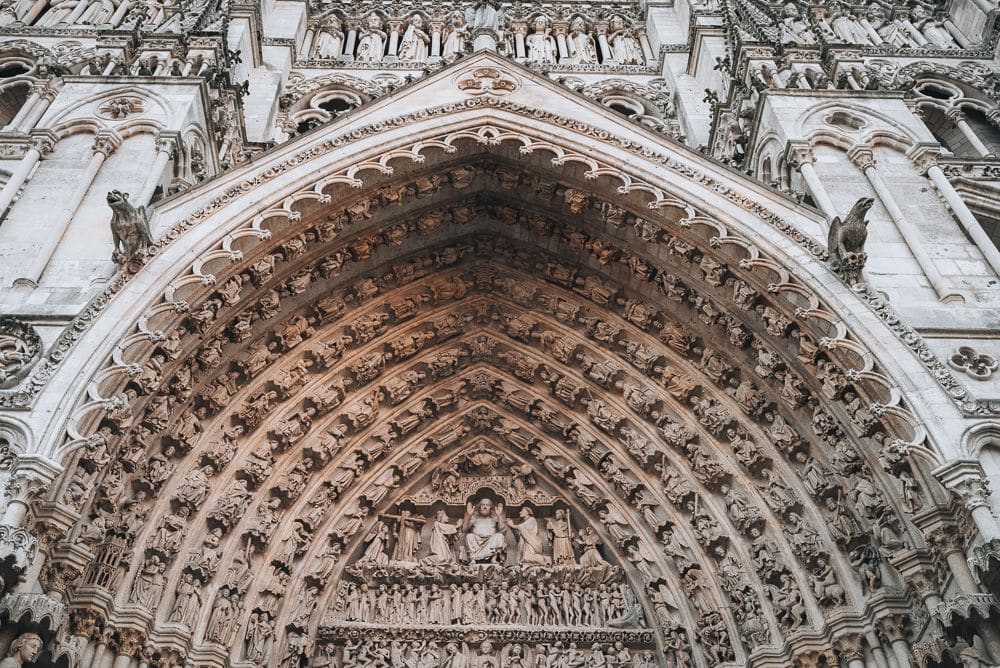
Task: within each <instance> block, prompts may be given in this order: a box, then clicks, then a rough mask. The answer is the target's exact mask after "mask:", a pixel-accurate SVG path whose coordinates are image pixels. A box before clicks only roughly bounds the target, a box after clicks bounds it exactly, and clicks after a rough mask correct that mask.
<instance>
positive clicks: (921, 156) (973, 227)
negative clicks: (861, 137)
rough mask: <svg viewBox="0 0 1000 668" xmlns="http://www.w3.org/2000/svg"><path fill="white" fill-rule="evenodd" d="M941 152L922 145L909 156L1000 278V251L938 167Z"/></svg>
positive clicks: (912, 150) (910, 152)
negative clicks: (938, 152)
mask: <svg viewBox="0 0 1000 668" xmlns="http://www.w3.org/2000/svg"><path fill="white" fill-rule="evenodd" d="M937 151H938V149H937V148H936V147H934V148H931V147H928V146H927V145H919V144H918V145H917V146H915V147H914V148H913V149H911V150H910V151H909V152H908V153H907V155H909V156H910V158H911V159H912V160H913V163H914V164H915V165H916V166H917V169H918V170H920V171H921V172H923V173H925V174H926V175H927V177H928V178H929V179H930V180H931V183H933V184H934V188H935V189H937V191H938V194H940V195H941V197H942V198H944V201H945V203H946V204H947V205H948V207H949V208H950V209H951V211H952V213H954V214H955V217H956V218H957V219H958V222H959V224H961V226H962V229H964V230H965V233H966V234H968V235H969V237H970V238H971V239H972V242H973V243H974V244H976V247H977V248H979V252H980V253H982V254H983V259H984V260H986V262H987V264H989V265H990V267H991V268H992V269H993V271H994V272H996V274H997V276H1000V250H998V249H997V247H996V244H994V243H993V240H992V239H990V237H989V235H987V234H986V230H984V229H983V226H982V225H981V224H980V223H979V219H978V218H976V216H975V214H973V213H972V211H970V210H969V206H968V205H967V204H966V203H965V200H963V199H962V196H961V195H959V194H958V191H957V190H955V186H953V185H952V184H951V181H949V180H948V177H947V176H946V175H945V173H944V171H943V170H942V169H941V166H940V165H938V163H937V160H938V154H937Z"/></svg>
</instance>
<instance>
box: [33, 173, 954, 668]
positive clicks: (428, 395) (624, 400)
mask: <svg viewBox="0 0 1000 668" xmlns="http://www.w3.org/2000/svg"><path fill="white" fill-rule="evenodd" d="M583 171H584V170H583V169H574V168H568V169H566V170H565V171H564V172H563V173H562V174H560V175H558V176H556V175H553V174H552V173H551V172H548V171H545V170H543V169H541V168H539V167H538V165H537V163H531V162H528V163H527V164H522V165H520V166H519V167H518V166H516V164H515V163H511V162H509V161H507V160H505V159H502V158H500V157H498V158H489V157H484V158H480V159H474V160H468V159H467V160H464V161H463V162H462V163H460V164H452V165H451V166H449V167H447V168H445V169H435V170H428V171H422V172H419V173H415V174H409V175H406V176H405V177H402V178H398V179H389V178H386V179H385V180H383V181H382V182H381V183H379V184H378V185H377V186H373V187H371V188H370V189H369V190H366V191H363V192H361V193H357V192H351V191H350V190H347V189H346V188H345V190H344V191H345V192H346V193H350V197H345V198H343V199H338V200H337V201H338V202H339V204H338V205H336V206H334V205H332V204H331V201H332V200H333V198H332V197H330V198H319V199H318V200H317V202H316V204H315V205H314V206H313V207H312V208H307V209H306V210H304V211H303V212H302V213H301V214H296V215H295V216H293V217H292V218H294V221H291V220H287V219H286V218H284V217H281V216H275V215H272V216H269V217H265V218H263V219H262V220H261V221H260V224H263V223H264V222H265V221H266V228H267V229H266V231H267V234H264V231H265V228H264V227H262V226H260V225H259V226H258V227H257V229H256V230H252V231H250V232H249V233H248V234H246V235H244V236H243V237H242V238H245V239H252V240H254V241H255V243H256V244H257V245H256V247H254V248H252V249H251V248H245V249H244V251H243V252H241V254H240V255H239V256H233V255H232V254H229V255H227V256H225V257H227V258H230V259H232V260H234V261H233V262H232V263H231V264H230V263H229V260H226V262H222V263H217V268H216V269H213V280H212V281H211V285H205V283H204V282H195V281H192V282H189V283H187V284H185V285H189V286H191V288H187V287H184V288H183V289H181V290H177V289H176V288H175V290H177V291H175V292H173V293H172V295H171V299H170V300H169V302H168V303H169V304H173V305H174V306H173V307H172V308H169V309H167V310H164V311H163V313H164V315H167V314H171V315H169V316H168V320H166V321H163V320H161V321H159V322H161V323H162V325H160V326H162V327H163V330H161V331H162V333H161V334H160V335H157V336H155V337H153V340H150V341H149V350H148V353H147V356H146V357H145V358H144V359H142V360H136V361H134V362H132V361H130V362H129V364H130V365H132V366H130V368H131V369H132V370H131V371H130V372H129V373H128V375H127V380H126V381H125V383H124V385H123V386H121V387H120V389H119V390H118V392H117V393H116V394H115V397H116V400H114V401H108V402H107V403H106V404H105V405H104V406H103V408H102V412H101V413H100V419H99V421H98V422H97V423H96V425H95V427H96V429H95V430H94V431H93V432H92V433H90V435H89V436H86V437H82V435H81V438H80V440H78V441H77V446H76V447H77V450H76V451H75V455H74V458H75V459H74V461H73V462H72V463H71V465H70V466H69V468H68V471H67V473H66V475H65V476H64V477H63V479H62V480H61V481H60V483H59V484H58V485H57V486H55V488H54V491H53V493H52V495H51V496H50V499H49V500H50V501H51V502H52V503H53V504H55V506H56V507H59V508H61V509H63V510H62V511H61V512H66V513H68V514H69V515H71V516H76V517H79V520H78V521H76V523H75V525H74V526H73V527H72V528H71V529H70V531H69V533H68V536H67V541H68V542H69V543H73V544H75V545H77V546H80V547H79V548H78V549H77V550H76V552H74V556H69V555H67V556H63V557H60V558H58V559H56V560H54V561H53V564H58V563H64V564H70V563H77V564H79V565H80V566H81V567H82V568H80V571H79V575H78V576H77V578H76V579H75V580H74V581H73V584H72V585H71V587H70V588H69V590H70V592H71V593H70V594H69V598H68V603H69V606H70V609H71V610H73V611H75V612H83V611H86V610H91V609H93V606H95V605H96V606H97V609H98V610H100V612H101V615H102V619H107V620H108V623H107V628H109V629H111V630H112V632H114V633H117V632H118V631H119V630H120V629H122V628H124V626H125V625H129V626H138V627H140V628H142V629H143V631H144V633H145V634H146V635H147V637H148V639H149V643H150V647H151V648H152V661H153V662H156V663H159V664H162V665H171V663H170V662H171V661H173V660H174V659H173V658H171V657H176V656H178V655H184V656H198V657H203V658H200V659H198V660H199V661H205V662H206V664H208V665H225V661H226V660H228V661H230V662H233V663H234V664H240V662H242V664H241V665H280V666H296V665H304V664H306V663H307V662H308V663H309V664H310V665H338V666H339V665H378V662H379V661H382V662H383V663H384V662H387V661H388V662H389V663H390V665H395V664H394V663H393V662H395V661H402V662H403V664H401V665H405V662H407V661H409V662H413V661H418V662H419V661H425V663H426V664H427V665H431V662H433V661H437V662H445V661H451V662H452V665H518V662H520V664H521V665H532V664H531V663H530V662H531V661H536V662H537V660H538V659H539V657H545V658H546V660H549V661H563V662H565V661H574V662H578V661H584V662H586V661H589V662H591V663H595V662H596V664H595V665H601V663H600V662H601V661H603V662H604V665H615V664H614V662H615V661H617V662H618V665H633V666H663V665H692V664H693V665H700V666H709V665H711V666H715V665H724V664H727V663H746V662H748V661H749V660H753V661H755V662H758V663H759V664H760V665H787V663H788V662H789V661H792V660H794V657H797V656H798V655H799V653H801V652H805V651H807V649H808V651H814V648H815V644H816V643H817V642H819V643H823V644H825V646H828V647H832V646H833V645H832V644H831V643H832V641H833V637H834V635H836V634H837V633H838V630H839V629H847V628H849V627H850V625H851V624H858V623H869V622H871V621H873V620H874V619H876V618H881V617H882V616H884V615H888V614H897V615H913V614H917V613H915V612H914V611H913V608H912V605H913V600H911V599H908V598H907V596H906V594H905V592H906V587H907V580H906V575H907V574H908V573H909V570H908V569H909V568H910V567H909V566H908V564H909V563H910V561H908V560H907V556H906V555H909V554H911V553H912V552H913V551H914V550H920V549H924V545H925V543H924V539H923V536H922V534H921V532H920V531H919V530H918V529H917V527H915V526H914V524H913V522H912V518H913V515H914V513H916V512H918V511H920V510H921V509H925V508H927V507H929V506H931V505H934V504H937V503H940V501H941V500H942V499H943V498H945V497H944V496H943V493H942V491H941V490H940V489H939V488H938V487H936V486H935V485H936V483H934V482H933V479H932V478H930V477H929V476H928V474H927V471H926V468H925V467H924V465H923V464H922V463H921V461H920V460H919V459H918V458H914V457H913V456H912V454H911V453H912V452H913V451H914V448H915V446H912V445H911V446H907V443H906V441H905V440H903V439H902V438H900V437H901V436H902V435H903V434H901V433H900V432H899V431H898V430H899V429H900V426H901V424H902V425H905V424H906V423H905V422H903V423H900V422H895V421H887V419H886V418H887V416H892V417H893V419H895V415H897V414H896V413H893V412H892V411H888V412H887V411H886V409H885V408H884V406H881V405H880V402H879V401H877V400H874V399H873V395H871V394H870V390H869V389H868V388H867V387H864V386H861V385H859V382H858V381H859V378H858V376H857V374H853V373H851V372H850V371H849V370H848V369H847V368H845V367H844V366H843V361H842V360H841V359H840V358H839V357H837V356H836V355H835V354H834V353H835V351H836V348H835V347H834V346H831V345H830V344H829V343H828V342H824V341H821V340H820V339H819V338H818V337H815V336H814V335H813V334H812V333H811V332H810V331H808V330H807V329H806V328H805V327H803V325H802V324H801V322H800V320H798V319H797V318H798V316H797V315H796V313H794V312H792V311H791V310H789V309H788V308H787V307H785V306H783V305H782V303H781V302H779V301H777V300H775V299H774V297H773V295H774V293H773V291H771V290H770V289H769V286H768V284H767V283H766V282H762V281H760V280H759V279H757V278H756V277H754V276H753V275H752V274H751V273H749V272H745V270H744V267H743V264H744V261H742V260H741V258H739V257H738V256H734V257H728V256H726V255H724V254H720V253H718V252H715V251H713V250H712V249H713V245H712V244H713V243H718V242H719V240H720V239H721V238H722V237H713V238H714V239H715V241H714V242H713V241H709V240H707V239H706V238H704V237H702V236H699V235H698V234H695V233H694V232H695V230H697V229H699V226H702V225H704V227H705V228H706V229H711V230H712V233H713V234H719V231H718V229H719V228H718V227H715V226H711V225H709V224H708V223H707V222H706V223H701V222H700V221H701V220H702V218H700V217H699V216H698V214H697V213H696V212H694V211H693V210H692V209H691V208H690V207H688V206H686V205H684V204H683V203H681V202H674V201H673V200H670V199H669V198H667V197H666V196H663V197H661V198H660V199H659V200H658V208H657V210H656V211H652V210H651V209H650V208H649V207H646V208H640V207H637V206H632V205H629V204H628V203H626V202H622V203H621V204H619V203H616V202H615V201H613V200H612V199H611V198H610V197H608V196H607V195H605V194H602V193H599V192H597V191H595V190H594V189H593V188H588V187H587V186H586V185H585V180H584V179H583V178H582V172H583ZM670 219H673V220H674V221H676V220H683V221H685V224H684V225H680V226H672V227H667V226H666V225H664V223H662V222H660V221H663V220H670ZM293 222H294V224H291V223H293ZM741 248H745V247H744V246H741ZM569 258H572V260H571V261H569V260H568V259H569ZM220 259H221V256H220ZM754 261H757V262H760V261H761V260H754ZM747 262H753V261H747ZM178 304H183V308H178V307H177V305H178ZM168 323H169V324H168ZM831 333H832V332H831ZM147 340H148V339H147ZM874 396H879V397H880V396H881V395H874ZM908 436H909V438H912V437H913V434H912V432H911V433H910V434H908ZM908 448H909V449H908ZM95 489H97V490H100V491H99V492H97V493H96V494H95V493H94V492H93V490H95ZM69 543H67V544H69ZM76 555H78V556H76ZM914 600H915V599H914ZM95 602H100V603H99V604H97V603H95ZM401 620H406V622H408V623H407V624H406V625H405V626H404V628H403V629H401V628H400V623H401ZM72 628H73V629H75V631H74V633H75V637H77V638H83V640H81V641H80V642H83V643H86V642H90V641H89V640H87V638H89V637H90V636H88V635H87V634H86V633H85V632H84V631H83V627H82V626H74V627H72ZM205 657H216V658H205ZM221 657H228V659H225V658H221ZM457 661H464V662H465V663H458V664H456V663H455V662H457ZM373 662H374V663H373ZM536 665H537V663H536ZM556 665H559V664H556Z"/></svg>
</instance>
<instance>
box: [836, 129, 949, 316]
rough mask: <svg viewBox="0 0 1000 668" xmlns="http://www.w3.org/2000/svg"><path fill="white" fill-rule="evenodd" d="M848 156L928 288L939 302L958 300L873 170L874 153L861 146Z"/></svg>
mask: <svg viewBox="0 0 1000 668" xmlns="http://www.w3.org/2000/svg"><path fill="white" fill-rule="evenodd" d="M847 157H848V158H849V159H850V161H851V162H852V163H853V164H854V166H855V167H857V168H858V169H860V170H861V171H862V173H864V175H865V177H866V178H867V179H868V183H870V184H871V187H872V189H873V190H874V191H875V195H876V196H877V197H878V199H879V201H881V202H882V206H884V207H885V210H886V211H888V212H889V217H890V218H892V222H893V223H894V224H895V226H896V229H897V230H898V231H899V234H900V236H901V237H903V241H904V242H905V243H906V246H907V248H909V250H910V252H911V253H912V254H913V257H914V259H916V261H917V264H918V265H920V269H921V271H923V273H924V276H926V277H927V280H928V281H930V284H931V286H932V287H933V288H934V292H935V294H936V295H937V297H938V299H939V300H940V301H942V302H948V301H952V300H953V299H961V295H960V294H959V293H958V292H955V291H954V290H952V289H950V288H949V287H948V285H947V283H946V282H945V280H944V277H943V276H942V275H941V272H939V271H938V270H937V267H936V266H934V261H933V260H931V256H930V255H928V254H927V250H926V244H925V243H924V240H923V239H922V238H921V236H920V234H919V233H918V232H917V230H916V229H914V228H913V226H912V225H910V223H909V222H908V221H907V220H906V217H905V216H903V211H902V210H901V209H900V208H899V205H898V204H897V203H896V199H895V198H894V197H893V196H892V191H891V190H890V189H889V187H888V186H887V185H886V184H885V181H883V180H882V176H881V175H880V174H879V173H878V170H877V169H876V168H875V154H874V152H873V151H872V149H870V148H869V147H867V146H862V145H860V144H858V145H855V146H853V147H852V148H851V149H850V150H849V151H848V152H847Z"/></svg>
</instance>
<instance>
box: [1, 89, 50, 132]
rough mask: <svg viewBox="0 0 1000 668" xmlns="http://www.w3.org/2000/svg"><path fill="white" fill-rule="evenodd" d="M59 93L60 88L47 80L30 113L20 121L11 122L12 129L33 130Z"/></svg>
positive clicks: (39, 91)
mask: <svg viewBox="0 0 1000 668" xmlns="http://www.w3.org/2000/svg"><path fill="white" fill-rule="evenodd" d="M58 94H59V91H58V89H56V88H54V87H53V86H52V84H51V82H46V84H45V85H44V86H41V87H40V88H39V90H38V99H37V100H36V101H35V103H34V104H33V105H32V106H31V108H30V109H29V110H28V113H27V114H26V115H25V116H24V118H23V119H21V121H20V122H17V123H11V129H12V130H13V131H14V132H31V130H33V129H34V128H35V126H36V125H38V121H40V120H42V116H44V115H45V112H46V111H48V110H49V105H51V104H52V101H53V100H54V99H56V95H58ZM25 106H27V105H25Z"/></svg>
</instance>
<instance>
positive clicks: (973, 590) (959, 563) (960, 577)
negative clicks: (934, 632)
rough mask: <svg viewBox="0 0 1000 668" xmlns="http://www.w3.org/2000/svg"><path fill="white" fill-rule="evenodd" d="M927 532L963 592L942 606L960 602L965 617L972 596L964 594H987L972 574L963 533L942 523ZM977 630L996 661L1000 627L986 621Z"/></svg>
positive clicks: (977, 626)
mask: <svg viewBox="0 0 1000 668" xmlns="http://www.w3.org/2000/svg"><path fill="white" fill-rule="evenodd" d="M926 535H927V542H928V543H929V544H930V545H932V546H933V547H934V549H935V550H937V551H938V553H939V554H944V557H945V561H946V562H947V563H948V568H949V570H951V573H952V575H953V576H954V577H955V584H956V585H958V588H959V590H960V592H961V593H960V594H959V595H958V596H957V597H950V598H949V599H948V601H947V602H945V603H943V604H941V606H947V607H954V606H956V605H957V606H958V607H959V608H960V609H963V616H965V615H967V614H968V611H967V610H964V608H965V607H966V606H967V605H968V603H967V602H965V601H968V600H969V599H968V597H964V596H963V594H974V595H980V596H983V595H984V594H983V593H982V592H981V591H980V588H979V583H978V582H976V578H975V577H974V576H973V575H972V569H971V568H969V562H967V561H966V559H965V546H964V545H963V544H962V542H961V532H960V531H959V530H958V527H957V526H955V525H953V524H944V523H941V524H939V525H938V526H936V527H935V528H934V529H932V530H930V531H929V532H927V533H926ZM985 596H989V595H985ZM963 599H964V601H963ZM975 629H976V633H978V634H979V637H980V638H982V639H983V642H984V643H985V644H986V648H987V649H988V650H989V653H990V655H991V656H992V657H993V660H994V661H997V660H1000V628H997V627H996V626H994V625H993V623H992V622H991V621H990V620H986V621H981V622H979V623H978V624H975Z"/></svg>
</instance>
